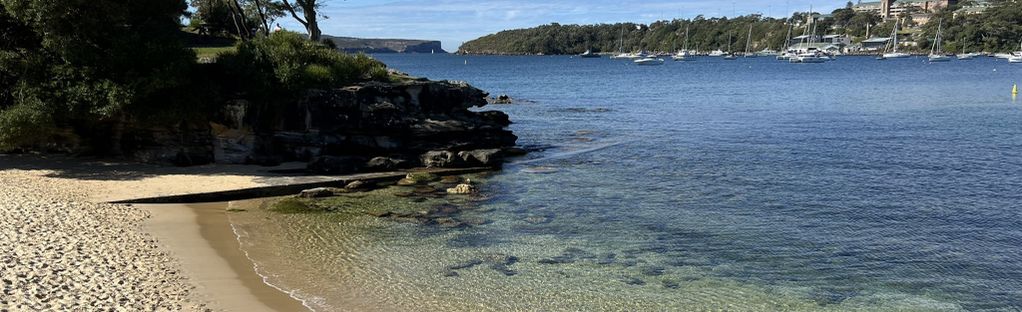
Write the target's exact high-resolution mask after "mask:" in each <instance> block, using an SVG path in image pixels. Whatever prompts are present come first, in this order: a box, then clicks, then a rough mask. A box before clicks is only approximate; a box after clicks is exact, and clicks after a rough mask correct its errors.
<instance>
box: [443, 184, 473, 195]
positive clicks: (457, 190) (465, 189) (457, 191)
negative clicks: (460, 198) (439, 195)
mask: <svg viewBox="0 0 1022 312" xmlns="http://www.w3.org/2000/svg"><path fill="white" fill-rule="evenodd" d="M475 192H476V187H475V186H472V185H471V184H458V186H455V187H452V188H449V189H447V194H452V195H468V194H472V193H475Z"/></svg>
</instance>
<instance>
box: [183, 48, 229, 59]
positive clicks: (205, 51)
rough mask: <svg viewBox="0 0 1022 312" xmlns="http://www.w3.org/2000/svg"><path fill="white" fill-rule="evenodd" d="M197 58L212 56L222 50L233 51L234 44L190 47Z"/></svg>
mask: <svg viewBox="0 0 1022 312" xmlns="http://www.w3.org/2000/svg"><path fill="white" fill-rule="evenodd" d="M192 50H194V51H195V54H196V56H198V58H200V59H201V58H212V57H215V56H217V54H220V53H222V52H228V51H234V46H226V47H203V48H192Z"/></svg>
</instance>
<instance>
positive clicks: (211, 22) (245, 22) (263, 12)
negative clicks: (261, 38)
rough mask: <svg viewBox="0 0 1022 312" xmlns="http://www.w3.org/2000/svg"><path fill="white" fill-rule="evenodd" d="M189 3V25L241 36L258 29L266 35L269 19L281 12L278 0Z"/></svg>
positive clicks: (281, 14)
mask: <svg viewBox="0 0 1022 312" xmlns="http://www.w3.org/2000/svg"><path fill="white" fill-rule="evenodd" d="M191 6H192V7H193V8H194V9H195V13H194V14H192V16H191V28H192V29H195V30H197V31H199V32H200V33H201V32H210V33H213V34H219V35H229V36H237V37H238V38H241V39H242V40H247V39H249V38H251V37H253V36H255V35H256V33H258V32H262V34H263V35H268V34H269V33H270V25H271V24H272V23H273V21H274V20H276V19H277V18H280V17H282V16H284V5H283V3H281V2H280V1H279V0H191Z"/></svg>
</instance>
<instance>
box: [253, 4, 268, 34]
mask: <svg viewBox="0 0 1022 312" xmlns="http://www.w3.org/2000/svg"><path fill="white" fill-rule="evenodd" d="M255 5H256V11H257V12H259V19H260V20H262V22H263V34H264V35H266V36H269V35H270V21H268V20H266V12H265V10H264V9H263V2H262V1H259V0H255Z"/></svg>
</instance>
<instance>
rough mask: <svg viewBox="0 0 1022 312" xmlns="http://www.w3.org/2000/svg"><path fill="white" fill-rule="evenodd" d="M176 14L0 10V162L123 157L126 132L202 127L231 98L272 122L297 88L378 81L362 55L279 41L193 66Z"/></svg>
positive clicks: (62, 2) (165, 10)
mask: <svg viewBox="0 0 1022 312" xmlns="http://www.w3.org/2000/svg"><path fill="white" fill-rule="evenodd" d="M184 10H185V3H184V1H183V0H149V1H128V2H124V1H121V0H90V1H77V0H0V152H3V151H10V150H14V149H47V150H52V149H58V150H67V151H71V150H74V151H83V150H84V151H89V150H91V151H95V152H96V153H99V154H115V155H116V154H122V152H128V151H122V146H123V147H124V149H129V148H131V147H133V146H134V145H131V144H133V142H134V141H132V140H133V138H131V137H130V136H131V133H125V132H126V131H132V129H141V128H159V127H166V128H175V127H176V126H177V125H180V124H185V123H189V124H204V123H205V122H207V121H209V120H210V119H211V116H213V115H214V114H215V112H216V111H218V110H219V108H220V107H221V106H222V105H223V104H224V103H225V102H226V101H227V100H230V99H247V100H249V101H251V102H253V103H256V104H259V105H261V107H265V108H269V109H270V111H269V112H270V113H272V112H273V110H282V109H287V107H288V105H289V104H294V102H295V99H296V98H297V95H299V94H300V92H301V91H303V90H305V89H309V88H332V87H340V86H343V85H346V84H350V83H354V82H357V81H363V80H386V79H387V77H388V74H387V69H386V67H385V66H384V65H383V64H382V63H380V62H378V61H376V60H373V59H372V58H370V57H368V56H365V55H346V54H342V53H340V52H337V51H336V50H332V49H329V48H327V47H325V46H323V45H321V44H318V43H314V42H311V41H309V40H307V39H305V38H304V37H302V36H301V35H298V34H295V33H290V32H280V33H275V34H273V35H271V36H268V37H264V38H257V39H254V40H251V41H248V42H243V43H240V44H239V45H238V47H237V49H236V52H230V53H226V54H224V55H221V57H220V58H219V63H218V64H202V65H200V64H197V63H196V56H195V53H194V52H193V51H192V50H190V49H188V48H186V47H185V46H184V44H183V42H182V41H183V40H182V36H181V35H180V24H179V23H180V17H181V16H182V14H183V13H184ZM79 142H80V143H81V145H79ZM129 145H130V146H129Z"/></svg>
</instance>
